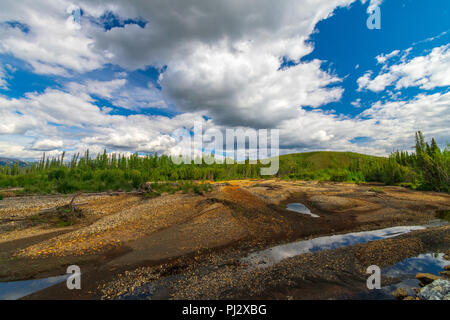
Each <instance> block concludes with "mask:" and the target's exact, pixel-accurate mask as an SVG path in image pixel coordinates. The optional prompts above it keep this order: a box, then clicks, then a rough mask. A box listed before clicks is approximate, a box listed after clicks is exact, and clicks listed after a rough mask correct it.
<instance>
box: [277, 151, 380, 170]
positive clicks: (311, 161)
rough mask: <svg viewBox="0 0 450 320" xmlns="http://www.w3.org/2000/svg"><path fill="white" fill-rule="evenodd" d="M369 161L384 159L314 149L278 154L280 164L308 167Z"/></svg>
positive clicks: (347, 165)
mask: <svg viewBox="0 0 450 320" xmlns="http://www.w3.org/2000/svg"><path fill="white" fill-rule="evenodd" d="M358 159H359V160H360V161H370V160H375V161H376V160H379V159H386V158H383V157H375V156H369V155H365V154H361V153H354V152H335V151H315V152H305V153H292V154H286V155H282V156H280V164H281V166H283V167H284V166H285V165H289V166H291V165H295V164H297V165H298V166H299V165H300V166H306V167H309V168H310V169H315V170H321V169H343V168H348V167H349V166H350V165H351V164H352V163H355V161H358Z"/></svg>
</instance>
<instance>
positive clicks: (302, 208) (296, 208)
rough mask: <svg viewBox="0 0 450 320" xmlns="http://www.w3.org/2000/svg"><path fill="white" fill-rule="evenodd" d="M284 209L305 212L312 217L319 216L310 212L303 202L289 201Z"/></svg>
mask: <svg viewBox="0 0 450 320" xmlns="http://www.w3.org/2000/svg"><path fill="white" fill-rule="evenodd" d="M286 209H287V210H289V211H295V212H299V213H302V214H307V215H309V216H311V217H313V218H320V217H319V216H318V215H317V214H314V213H312V212H311V210H309V209H308V208H307V207H306V206H305V205H304V204H303V203H289V204H288V205H287V208H286Z"/></svg>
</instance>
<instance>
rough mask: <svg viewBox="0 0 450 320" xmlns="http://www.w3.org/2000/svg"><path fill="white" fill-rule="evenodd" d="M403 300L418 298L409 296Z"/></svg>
mask: <svg viewBox="0 0 450 320" xmlns="http://www.w3.org/2000/svg"><path fill="white" fill-rule="evenodd" d="M403 300H416V298H413V297H411V296H407V297H406V298H405V299H403Z"/></svg>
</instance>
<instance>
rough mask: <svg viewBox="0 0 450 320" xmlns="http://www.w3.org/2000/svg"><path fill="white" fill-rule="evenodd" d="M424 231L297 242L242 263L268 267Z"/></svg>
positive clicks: (392, 230) (404, 230)
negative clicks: (303, 255)
mask: <svg viewBox="0 0 450 320" xmlns="http://www.w3.org/2000/svg"><path fill="white" fill-rule="evenodd" d="M423 229H425V227H423V226H405V227H392V228H386V229H381V230H373V231H363V232H352V233H346V234H341V235H333V236H326V237H319V238H314V239H311V240H302V241H296V242H291V243H288V244H284V245H280V246H276V247H272V248H269V249H266V250H262V251H258V252H255V253H252V254H250V255H248V256H247V257H245V258H243V259H242V261H243V262H244V263H247V264H249V265H251V266H253V267H259V268H260V267H268V266H271V265H274V264H276V263H278V262H280V261H281V260H283V259H286V258H290V257H295V256H297V255H299V254H303V253H310V252H316V251H321V250H332V249H336V248H340V247H345V246H350V245H354V244H359V243H366V242H370V241H375V240H381V239H387V238H392V237H396V236H399V235H401V234H405V233H408V232H410V231H414V230H423Z"/></svg>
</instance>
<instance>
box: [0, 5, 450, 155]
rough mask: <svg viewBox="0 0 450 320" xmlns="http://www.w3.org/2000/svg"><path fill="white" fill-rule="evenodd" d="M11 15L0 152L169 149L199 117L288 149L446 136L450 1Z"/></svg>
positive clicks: (48, 8) (5, 20) (356, 147)
mask: <svg viewBox="0 0 450 320" xmlns="http://www.w3.org/2000/svg"><path fill="white" fill-rule="evenodd" d="M256 4H257V5H256ZM369 5H370V6H372V7H375V6H378V7H379V8H380V12H381V29H380V30H377V29H372V30H369V29H368V28H367V26H366V20H367V19H368V17H369V13H368V7H369ZM0 6H1V8H0V9H1V10H0V11H1V12H2V13H1V14H0V29H1V35H0V116H1V117H2V119H3V121H2V122H3V123H2V124H0V156H7V157H20V158H25V159H33V158H39V157H40V155H41V154H42V152H44V151H45V152H47V153H48V154H51V155H57V154H58V153H60V152H62V151H63V150H68V151H69V152H76V151H82V150H84V149H86V148H89V149H90V150H92V151H93V152H94V153H95V152H98V151H101V150H103V149H104V148H106V149H107V150H108V151H110V152H116V151H117V152H134V151H138V152H141V153H147V152H158V153H173V152H178V149H177V147H178V146H177V141H176V139H175V138H174V134H173V132H174V131H175V130H176V129H179V128H186V129H188V130H190V129H191V128H192V127H193V124H194V121H200V122H202V123H203V124H204V127H205V128H211V129H218V130H225V129H226V128H255V129H261V128H268V129H269V128H277V129H279V130H280V147H281V153H289V152H301V151H311V150H339V151H355V152H362V153H369V154H377V155H386V154H388V153H389V152H391V151H392V150H396V149H403V148H407V149H409V148H410V147H411V145H412V144H413V137H414V131H415V130H422V131H423V132H424V133H425V136H426V137H428V138H431V137H435V138H436V139H437V141H438V143H439V144H440V146H441V147H444V146H445V145H446V144H447V143H448V142H450V131H449V127H450V125H449V124H450V112H449V111H450V93H449V86H450V72H449V71H450V50H449V49H450V48H449V42H450V41H449V40H450V17H449V10H450V3H449V2H448V1H445V0H432V1H427V2H425V1H419V0H406V1H405V0H402V1H400V0H384V1H379V0H372V1H359V0H358V1H352V0H330V1H324V0H322V1H317V2H316V3H309V2H306V1H294V0H283V1H280V2H279V3H278V4H274V3H273V2H271V1H266V0H260V1H257V0H252V1H248V2H247V3H241V4H237V3H234V2H231V1H218V2H217V3H215V4H214V5H212V4H211V3H208V2H205V1H200V0H189V1H184V2H183V1H181V0H179V1H178V0H174V1H170V2H161V1H158V0H152V1H147V2H146V1H135V2H133V3H132V4H131V3H130V4H128V5H125V4H117V3H115V4H113V3H112V2H110V1H107V0H105V1H98V2H96V3H95V4H92V3H91V2H89V1H66V0H58V1H54V2H51V3H49V2H42V3H39V1H5V2H2V4H1V5H0Z"/></svg>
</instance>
